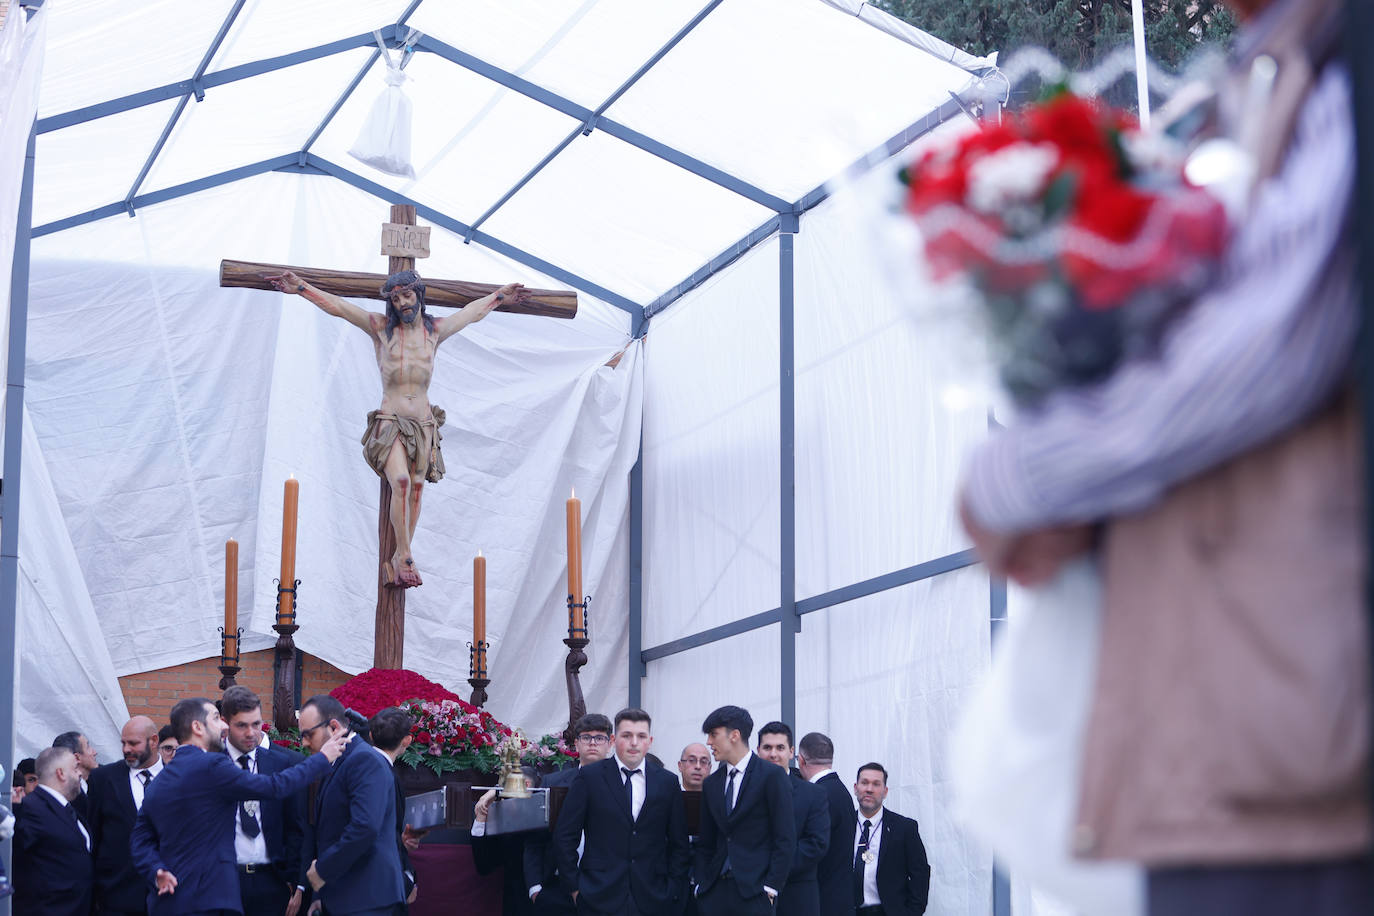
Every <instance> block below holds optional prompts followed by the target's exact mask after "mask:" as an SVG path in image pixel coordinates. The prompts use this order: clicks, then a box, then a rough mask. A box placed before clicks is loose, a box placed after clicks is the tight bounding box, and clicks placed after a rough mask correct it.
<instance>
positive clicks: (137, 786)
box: [129, 754, 162, 811]
mask: <svg viewBox="0 0 1374 916" xmlns="http://www.w3.org/2000/svg"><path fill="white" fill-rule="evenodd" d="M161 772H162V755H161V754H154V755H153V765H152V766H150V767H146V768H144V769H142V770H135V769H134V768H133V767H129V791H131V792H133V793H134V810H135V811H142V810H143V792H144V786H143V777H141V776H139V775H138V774H139V773H147V774H148V780H149V782H151V781H152V780H154V779H157V774H159V773H161Z"/></svg>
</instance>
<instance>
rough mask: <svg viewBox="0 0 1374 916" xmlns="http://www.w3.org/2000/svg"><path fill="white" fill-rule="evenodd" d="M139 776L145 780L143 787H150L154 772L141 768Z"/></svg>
mask: <svg viewBox="0 0 1374 916" xmlns="http://www.w3.org/2000/svg"><path fill="white" fill-rule="evenodd" d="M138 778H139V779H141V780H143V788H144V789H147V788H148V783H150V782H152V781H153V774H152V773H149V772H148V771H147V770H139V771H138ZM220 810H223V809H220Z"/></svg>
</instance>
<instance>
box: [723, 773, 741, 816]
mask: <svg viewBox="0 0 1374 916" xmlns="http://www.w3.org/2000/svg"><path fill="white" fill-rule="evenodd" d="M738 775H739V770H737V769H735V768H734V767H731V768H730V776H729V777H728V778H727V779H726V780H725V816H726V817H729V816H730V812H731V811H734V810H735V777H736V776H738Z"/></svg>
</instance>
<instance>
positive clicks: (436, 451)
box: [363, 404, 446, 483]
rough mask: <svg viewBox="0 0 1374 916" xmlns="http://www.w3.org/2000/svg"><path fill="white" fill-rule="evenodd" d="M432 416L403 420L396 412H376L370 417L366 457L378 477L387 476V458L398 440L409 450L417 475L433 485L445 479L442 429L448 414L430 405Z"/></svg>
mask: <svg viewBox="0 0 1374 916" xmlns="http://www.w3.org/2000/svg"><path fill="white" fill-rule="evenodd" d="M429 411H430V417H429V418H428V419H423V420H422V419H416V418H415V417H400V416H397V415H396V414H394V413H382V412H381V411H380V410H372V411H369V412H368V414H367V432H365V433H363V457H364V458H365V459H367V463H368V464H369V465H371V466H372V470H374V471H376V472H377V476H378V477H385V476H386V459H387V457H388V456H389V455H390V454H391V446H392V443H394V442H395V441H396V440H397V439H400V440H401V447H402V448H404V449H405V450H406V463H407V464H408V465H409V466H410V467H411V468H413V469H414V471H415V473H416V474H419V475H422V476H423V477H424V478H425V480H427V481H429V482H430V483H436V482H438V481H439V480H442V479H443V476H444V453H443V452H442V451H441V450H440V448H439V440H440V439H442V438H443V437H442V436H440V435H439V427H441V426H443V425H444V420H445V419H446V415H445V414H444V409H443V408H442V407H435V406H434V405H433V404H431V405H429Z"/></svg>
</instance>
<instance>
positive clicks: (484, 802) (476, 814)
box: [472, 789, 496, 824]
mask: <svg viewBox="0 0 1374 916" xmlns="http://www.w3.org/2000/svg"><path fill="white" fill-rule="evenodd" d="M494 801H496V790H495V789H488V790H487V794H485V795H483V796H482V797H481V798H479V799H477V805H476V806H475V807H474V808H473V809H472V819H473V820H474V821H476V822H477V823H479V824H485V823H486V822H487V813H488V812H490V811H491V803H492V802H494Z"/></svg>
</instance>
